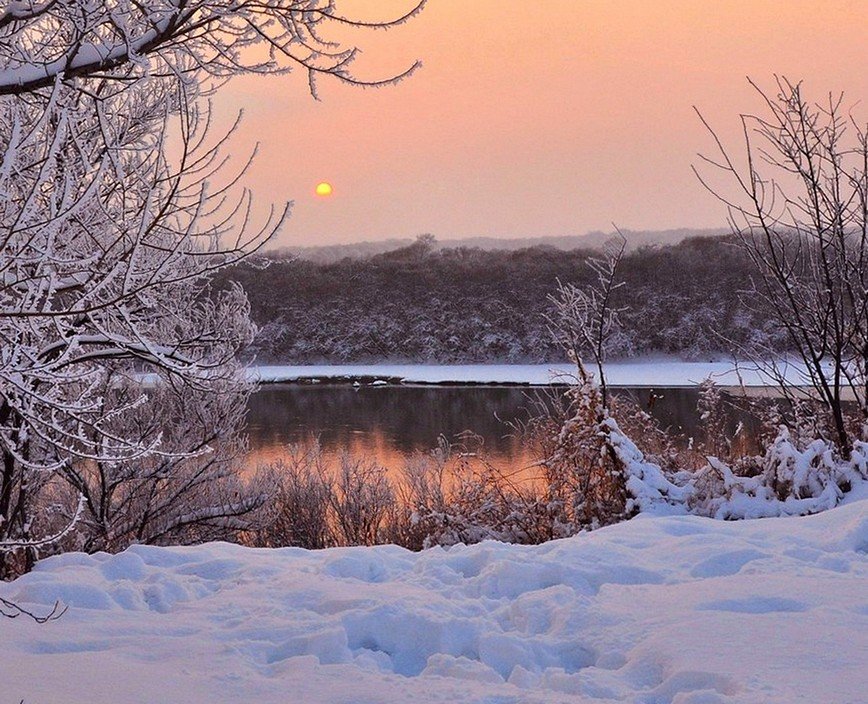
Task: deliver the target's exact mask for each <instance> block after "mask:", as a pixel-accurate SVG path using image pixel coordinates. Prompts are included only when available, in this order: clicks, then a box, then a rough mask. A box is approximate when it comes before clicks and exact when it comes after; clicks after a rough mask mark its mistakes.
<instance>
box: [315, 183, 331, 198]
mask: <svg viewBox="0 0 868 704" xmlns="http://www.w3.org/2000/svg"><path fill="white" fill-rule="evenodd" d="M333 192H334V188H332V185H331V184H330V183H329V182H328V181H323V182H321V183H318V184H316V194H317V195H318V196H322V197H323V198H326V197H327V196H330V195H331V194H332V193H333Z"/></svg>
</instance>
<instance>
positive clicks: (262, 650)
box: [0, 499, 868, 704]
mask: <svg viewBox="0 0 868 704" xmlns="http://www.w3.org/2000/svg"><path fill="white" fill-rule="evenodd" d="M866 584H868V502H866V501H865V500H864V499H863V500H860V501H854V502H851V503H849V504H847V505H844V506H840V507H838V508H835V509H833V510H831V511H827V512H824V513H821V514H817V515H813V516H807V517H799V518H773V519H764V520H756V521H738V522H724V521H715V520H711V519H707V518H700V517H696V516H662V517H661V516H657V517H650V516H640V517H638V518H636V519H633V520H631V521H629V522H626V523H621V524H618V525H614V526H611V527H608V528H604V529H601V530H599V531H595V532H592V533H589V534H582V535H579V536H577V537H574V538H570V539H565V540H560V541H555V542H551V543H546V544H543V545H538V546H516V545H507V544H501V543H493V542H485V543H481V544H479V545H474V546H469V547H466V546H460V545H459V546H455V547H453V548H451V549H449V550H444V549H442V548H434V549H431V550H426V551H423V552H421V553H412V552H408V551H405V550H403V549H401V548H397V547H394V546H384V547H375V548H345V549H330V550H324V551H319V552H308V551H304V550H301V549H293V548H287V549H276V550H254V549H249V548H243V547H239V546H235V545H229V544H223V543H211V544H206V545H201V546H197V547H187V548H156V547H145V546H137V547H132V548H130V549H128V550H127V551H126V552H124V553H121V554H119V555H108V554H97V555H93V556H88V555H84V554H66V555H61V556H58V557H54V558H50V559H47V560H45V561H44V562H42V563H40V564H39V565H38V567H37V569H36V570H35V571H34V572H33V573H31V574H28V575H26V576H24V577H22V578H20V579H18V580H17V581H15V582H12V583H9V584H4V585H0V594H2V596H4V597H6V598H12V599H15V600H17V601H19V602H21V603H23V604H26V605H28V606H29V607H31V608H40V607H41V608H46V607H50V605H51V604H53V603H54V601H55V600H56V599H60V600H62V601H63V602H65V603H66V604H68V605H69V611H68V612H67V613H66V614H65V615H64V616H63V617H62V618H61V619H60V620H59V621H55V622H51V623H48V624H45V625H41V626H40V625H37V624H35V623H31V622H29V621H25V620H24V619H19V620H17V621H4V622H0V625H2V629H0V639H2V646H0V647H2V651H3V653H4V654H5V657H4V658H3V659H2V665H0V677H2V681H3V690H4V694H5V695H6V698H8V699H9V700H10V701H12V700H14V701H16V702H17V701H19V699H21V698H24V699H25V701H26V702H28V703H30V702H33V703H35V704H38V703H48V702H64V703H65V704H73V703H75V702H89V703H92V704H108V703H110V702H111V703H112V704H114V703H116V702H124V703H125V704H131V703H133V702H149V703H155V702H172V703H181V702H215V703H223V702H226V703H227V704H228V703H229V702H241V701H244V702H265V703H267V702H281V703H285V702H305V703H316V702H329V703H335V704H337V703H341V704H348V703H350V702H352V703H356V702H358V703H372V702H396V701H415V702H422V703H426V702H435V701H436V702H478V703H480V704H481V703H483V702H485V703H487V704H495V703H496V704H508V703H511V702H515V703H518V702H577V701H593V702H599V703H601V704H602V703H605V702H645V703H649V704H650V703H662V702H665V703H671V704H713V703H716V704H720V703H724V702H726V703H729V702H744V703H747V702H751V703H755V702H787V703H791V702H796V701H806V702H820V701H822V702H824V703H826V704H831V703H834V702H841V703H843V702H852V703H854V704H855V703H856V702H859V701H864V695H865V692H866V691H868V670H866V668H865V663H866V657H868V597H866V590H865V585H866Z"/></svg>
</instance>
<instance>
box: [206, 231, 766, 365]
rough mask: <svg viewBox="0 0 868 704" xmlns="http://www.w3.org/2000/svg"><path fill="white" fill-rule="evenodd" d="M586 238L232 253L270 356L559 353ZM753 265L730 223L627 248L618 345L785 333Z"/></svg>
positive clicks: (669, 346)
mask: <svg viewBox="0 0 868 704" xmlns="http://www.w3.org/2000/svg"><path fill="white" fill-rule="evenodd" d="M594 254H595V252H594V251H592V250H589V249H573V250H570V251H563V250H559V249H555V248H554V247H550V246H535V247H529V248H524V249H518V250H512V251H507V250H484V249H481V248H475V247H456V248H444V247H442V246H439V247H438V246H437V245H436V243H435V242H433V241H432V238H430V237H422V238H420V239H418V240H417V241H416V242H414V243H412V244H410V245H408V246H405V247H401V248H398V249H395V250H393V251H389V252H384V253H380V254H375V255H371V256H366V257H345V258H343V259H341V260H339V261H335V262H328V263H323V262H316V261H311V260H307V259H303V258H291V257H286V256H282V257H281V256H276V257H275V256H274V255H272V257H271V259H270V261H269V262H266V261H264V260H260V261H251V262H249V263H247V264H245V265H243V266H240V267H236V268H235V269H233V270H232V271H230V272H229V273H228V274H223V278H224V280H228V279H231V280H235V281H237V282H239V283H240V284H241V285H242V286H243V287H244V289H245V290H246V291H247V294H248V296H249V299H250V305H251V309H252V315H253V318H254V320H255V321H256V323H257V324H258V325H259V328H260V329H259V333H258V335H257V337H256V339H255V341H254V343H253V346H252V349H251V353H252V354H255V356H256V358H257V359H258V360H259V361H260V362H282V363H315V362H331V363H345V362H376V361H412V362H441V363H447V362H451V363H457V362H495V361H497V362H554V361H560V360H563V359H564V353H563V351H562V349H561V348H560V346H559V345H558V343H557V341H556V340H554V339H552V336H551V334H550V333H549V331H548V325H547V322H546V315H547V314H548V313H549V312H550V311H551V301H550V299H549V296H551V295H552V294H554V293H555V292H556V288H557V282H558V281H562V282H564V283H568V282H573V283H577V284H578V283H581V282H588V281H590V278H591V272H590V270H589V267H588V266H587V259H588V257H589V256H593V255H594ZM749 271H750V266H749V264H748V262H747V260H746V258H745V256H744V254H743V253H742V252H741V250H740V249H739V248H738V247H737V246H735V244H734V242H733V241H732V240H731V239H729V238H727V237H696V238H689V239H686V240H683V241H682V242H680V243H678V244H674V245H665V246H648V247H642V248H639V249H636V250H634V251H631V252H629V253H628V254H627V255H626V256H625V258H624V260H623V262H622V266H621V278H622V279H623V280H624V281H625V283H626V285H625V286H622V287H621V288H619V289H618V291H617V300H616V301H615V305H616V307H619V308H625V310H624V312H623V313H622V314H621V320H622V323H623V329H622V331H621V332H620V333H619V334H618V335H616V336H614V338H613V340H612V345H611V347H612V349H611V350H610V353H611V354H612V355H614V356H621V357H630V356H637V355H645V354H654V353H665V354H677V355H681V356H683V357H685V358H689V359H695V358H702V357H703V356H708V355H711V354H714V353H715V352H719V351H721V350H724V349H726V348H727V347H728V345H727V344H726V343H725V342H724V338H726V339H729V340H734V341H736V342H738V343H740V344H746V343H750V342H751V341H754V342H756V341H760V342H762V343H764V344H772V345H773V346H775V347H780V346H781V340H779V339H776V337H775V336H776V334H778V333H777V332H776V331H775V330H773V329H772V328H771V327H770V325H769V324H768V323H767V317H766V316H765V315H763V313H762V311H761V310H756V309H754V308H755V307H754V306H753V304H751V305H750V306H746V305H745V304H744V303H743V300H742V299H743V296H742V295H741V293H742V292H744V291H745V290H747V289H749V287H750V278H749Z"/></svg>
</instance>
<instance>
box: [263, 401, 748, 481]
mask: <svg viewBox="0 0 868 704" xmlns="http://www.w3.org/2000/svg"><path fill="white" fill-rule="evenodd" d="M536 393H539V392H538V391H534V390H532V389H527V388H516V387H483V386H467V387H461V386H447V387H437V386H362V387H357V388H354V387H352V386H345V385H343V386H339V385H325V384H323V385H294V384H273V385H267V386H264V387H263V388H262V389H261V390H260V391H259V392H257V393H256V395H255V396H254V397H253V398H252V399H251V403H250V413H249V416H248V433H249V436H250V444H251V450H252V453H251V454H252V457H251V460H250V462H251V466H254V465H256V464H258V463H264V462H268V461H271V460H274V459H277V458H279V457H280V456H281V455H282V454H285V452H286V446H287V445H288V444H289V443H297V442H303V441H306V440H308V439H310V438H311V437H312V436H317V437H318V438H319V441H320V444H321V445H322V447H323V449H324V450H325V451H326V452H329V453H341V452H349V453H350V454H351V455H358V456H366V457H370V458H373V459H376V460H377V461H378V462H380V463H381V464H382V465H383V466H386V467H387V468H392V467H398V466H400V465H401V464H402V463H403V459H404V458H405V457H406V456H407V455H409V454H412V453H414V452H420V451H421V452H427V451H429V450H431V449H432V448H434V447H436V446H437V442H438V437H439V436H440V435H443V436H444V437H446V439H448V440H449V441H451V442H455V441H456V440H458V439H459V436H460V434H461V433H463V432H465V431H471V432H473V433H475V434H477V435H479V436H481V437H482V439H483V440H484V448H485V451H486V454H487V456H488V457H489V458H490V459H491V460H492V461H495V462H497V463H498V464H500V465H501V466H505V467H511V468H516V469H517V468H519V467H521V466H528V465H529V464H530V463H532V462H533V461H534V460H535V459H536V458H533V457H530V456H529V455H528V454H527V452H526V450H525V449H524V448H523V447H522V446H521V444H520V443H519V442H518V440H517V439H516V438H515V437H514V436H513V431H512V429H511V428H510V426H509V422H511V421H515V420H521V419H526V418H527V415H528V412H529V409H531V408H532V407H533V403H532V399H531V396H533V395H534V394H536ZM616 393H619V394H626V395H629V396H631V397H632V398H633V399H634V400H636V401H637V403H639V404H640V405H641V406H642V407H643V408H645V409H646V410H648V411H649V412H650V413H651V414H652V415H653V416H654V417H656V418H657V419H658V420H659V421H660V422H661V423H662V424H663V425H664V426H667V427H670V428H672V429H673V430H675V431H677V432H679V433H682V434H684V435H685V437H691V436H696V437H697V438H698V437H699V434H700V429H699V418H698V414H697V412H696V403H697V400H698V392H697V391H696V390H695V389H655V390H654V391H653V396H652V390H651V389H647V388H645V389H618V390H616ZM733 420H734V421H735V419H733Z"/></svg>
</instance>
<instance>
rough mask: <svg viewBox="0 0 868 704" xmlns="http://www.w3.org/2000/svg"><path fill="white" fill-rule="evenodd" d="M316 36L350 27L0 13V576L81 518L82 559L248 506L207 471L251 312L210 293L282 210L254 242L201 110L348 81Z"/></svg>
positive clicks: (317, 9) (290, 19)
mask: <svg viewBox="0 0 868 704" xmlns="http://www.w3.org/2000/svg"><path fill="white" fill-rule="evenodd" d="M401 19H406V17H404V18H399V20H398V21H400V20H401ZM328 22H340V23H352V22H353V21H352V20H350V19H348V18H344V17H341V16H339V15H338V14H337V12H336V9H335V7H334V4H333V3H332V2H317V1H315V0H305V1H304V2H285V1H284V2H257V3H253V2H244V1H242V2H186V1H184V0H175V1H171V0H148V1H147V2H135V3H133V2H123V1H122V0H121V1H119V2H110V3H103V2H91V0H46V1H45V2H38V1H32V2H31V1H28V0H20V1H17V2H7V3H3V4H0V573H3V574H8V573H9V572H11V571H14V570H16V569H21V568H22V567H24V568H26V567H27V563H29V562H30V561H31V560H32V559H33V557H34V555H35V551H36V550H37V549H39V548H44V547H45V546H47V545H52V544H57V543H58V541H60V540H61V538H63V537H64V536H65V535H67V533H68V531H69V529H70V527H71V526H73V525H74V524H76V522H77V521H78V520H79V519H80V518H81V517H82V516H85V518H86V520H84V521H83V522H82V525H87V526H90V527H91V528H92V529H93V530H92V535H91V537H89V538H86V539H87V540H90V541H91V543H92V544H93V545H95V546H100V547H122V546H123V545H122V543H123V541H124V540H127V541H129V540H130V539H135V540H161V539H165V536H168V535H171V534H172V533H173V531H174V532H177V531H178V530H179V529H180V528H181V527H183V526H187V527H190V526H198V527H199V528H202V526H205V525H208V526H210V527H212V528H213V527H215V526H217V525H218V524H220V521H221V519H225V520H224V522H223V525H229V524H231V523H232V519H234V518H236V517H237V516H239V515H241V514H243V513H245V512H247V511H249V510H251V509H252V508H254V507H255V506H256V505H257V504H258V503H261V499H259V498H256V497H253V498H250V497H241V498H239V497H238V496H237V495H236V493H234V492H232V491H228V492H224V491H222V489H221V487H223V486H224V485H226V484H227V482H228V474H227V471H226V469H227V468H226V465H225V462H223V463H221V462H214V461H209V460H203V459H202V458H203V457H204V456H205V455H206V454H208V453H209V452H211V451H212V450H213V449H214V447H215V446H217V445H219V444H221V443H222V444H223V446H224V448H225V447H226V446H229V445H233V443H235V442H236V440H234V439H232V438H233V437H234V435H233V434H234V433H235V432H236V429H237V426H238V423H239V421H240V419H241V417H242V415H243V406H244V401H245V400H246V398H247V395H248V394H249V392H250V390H251V389H250V386H249V384H247V382H245V380H244V378H243V376H242V374H241V370H240V367H239V364H238V362H237V361H236V360H237V354H238V352H239V350H240V349H241V348H242V347H243V346H244V345H246V344H247V343H248V342H249V341H250V339H251V337H252V334H253V325H252V324H251V322H250V320H249V316H248V304H247V300H246V297H245V295H244V294H243V292H242V291H241V289H240V287H238V286H229V287H227V288H223V289H221V290H220V291H219V292H217V291H215V290H213V289H212V286H211V283H210V278H211V276H212V274H213V273H214V272H217V271H219V270H221V269H225V268H226V267H229V266H232V265H233V264H235V263H237V262H238V261H240V260H242V259H244V258H245V257H247V256H248V255H249V254H250V253H251V252H253V251H255V250H256V249H257V248H258V247H259V246H261V245H262V244H263V243H264V242H265V241H266V240H267V239H268V238H269V237H270V235H271V234H272V233H273V232H274V231H275V230H276V229H277V228H278V227H279V226H280V225H281V223H282V222H283V219H284V218H285V217H286V214H287V207H286V206H284V207H283V208H279V209H272V211H271V213H270V215H269V216H267V217H265V218H264V222H261V223H260V224H259V225H257V226H253V225H252V221H251V217H250V196H249V193H247V192H246V191H245V190H243V189H242V190H236V189H235V188H234V186H235V184H236V181H237V177H238V176H239V173H238V172H235V173H228V172H226V171H225V169H224V168H223V167H224V166H225V163H226V145H227V140H228V138H229V136H231V132H232V131H233V130H231V129H230V130H229V134H224V135H221V136H217V137H215V136H214V135H213V134H212V130H211V129H210V111H209V106H208V104H207V103H206V102H204V101H203V100H202V95H203V94H204V92H206V91H207V90H210V89H212V88H213V87H214V85H216V84H215V82H214V80H212V79H224V78H228V77H230V76H232V75H235V74H238V73H241V72H247V71H255V72H278V71H284V70H288V69H289V68H291V67H292V66H298V65H300V66H302V67H304V68H305V69H306V70H307V71H308V72H309V75H310V77H311V89H312V90H314V79H315V77H316V76H317V75H320V74H330V75H332V76H335V77H337V78H338V79H341V80H344V81H348V82H351V83H353V82H359V81H357V79H355V78H354V77H353V75H352V74H351V73H350V69H349V64H350V62H351V61H352V59H353V58H354V56H355V49H353V48H349V49H347V48H343V47H340V46H337V45H334V44H332V43H330V42H328V41H326V40H325V39H324V38H322V37H321V36H320V29H321V27H322V25H323V24H325V23H328ZM372 24H375V25H377V26H382V25H388V24H390V23H389V22H385V23H372ZM390 80H395V78H392V79H390ZM241 171H242V172H243V168H242V169H241ZM144 374H148V375H149V376H148V377H143V375H144ZM143 378H147V379H149V381H151V382H153V383H154V384H155V385H156V386H157V387H158V389H157V391H152V392H148V391H147V389H145V388H143V387H142V386H141V384H140V383H139V382H141V380H142V379H143ZM131 380H132V382H131ZM167 389H171V391H168V390H167ZM215 395H217V396H219V397H220V401H221V402H214V399H212V398H211V397H212V396H215ZM181 409H182V410H183V411H184V412H185V413H187V414H191V415H193V416H195V417H193V418H190V417H188V418H185V417H183V416H182V415H179V412H180V410H181ZM169 423H171V424H173V425H172V426H169V425H168V424H169ZM185 423H186V424H188V426H189V428H184V427H183V425H184V424H185ZM178 424H180V425H181V426H182V427H181V428H179V427H178ZM186 430H188V431H189V432H185V431H186ZM182 465H183V467H182ZM185 472H186V474H185ZM191 472H192V475H191V474H190V473H191ZM179 477H181V478H180V479H179ZM61 480H65V481H66V482H67V483H68V486H71V487H73V488H74V490H75V492H76V494H77V495H78V497H79V498H78V500H76V501H73V506H77V507H78V508H77V509H72V510H70V507H69V505H67V504H64V502H63V501H62V500H61V499H62V498H63V495H64V491H63V490H62V487H61V486H59V485H58V482H59V481H61ZM224 480H226V481H224ZM206 489H207V491H206ZM149 492H150V495H149ZM197 497H199V498H201V499H202V500H201V501H199V502H198V503H196V502H197ZM202 497H204V498H202ZM137 512H143V513H139V515H136V514H137ZM156 515H159V519H157V518H155V516H156ZM147 517H150V519H149V520H145V519H147ZM130 521H133V523H132V524H131V523H130ZM131 526H132V527H131ZM93 536H97V537H93ZM100 536H101V537H100ZM118 536H126V537H123V538H119V537H118ZM12 552H14V553H16V555H17V556H16V557H15V558H14V559H13V558H10V557H9V555H10V553H12Z"/></svg>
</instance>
